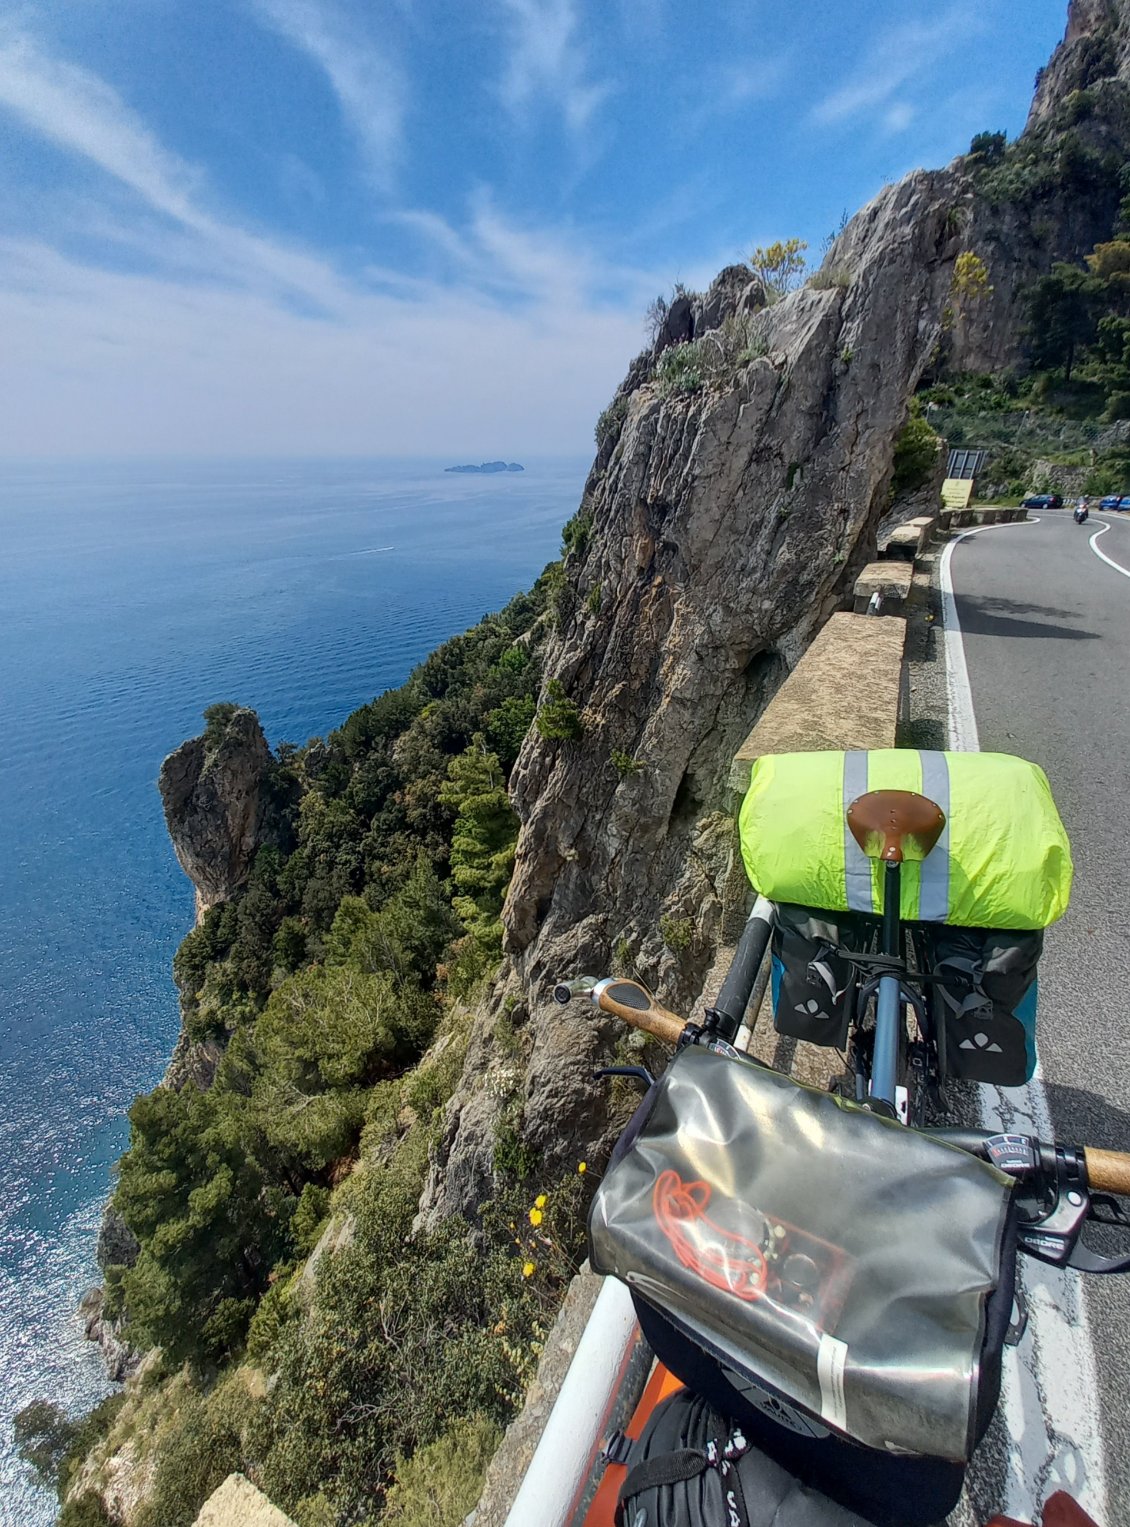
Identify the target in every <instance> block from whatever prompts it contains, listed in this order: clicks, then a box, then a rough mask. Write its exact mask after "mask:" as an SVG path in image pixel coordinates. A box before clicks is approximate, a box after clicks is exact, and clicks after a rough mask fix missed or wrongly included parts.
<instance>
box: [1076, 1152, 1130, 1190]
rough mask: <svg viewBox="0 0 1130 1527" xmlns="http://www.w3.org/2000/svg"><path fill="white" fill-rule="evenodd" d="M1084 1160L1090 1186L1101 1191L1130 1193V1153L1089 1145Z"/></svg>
mask: <svg viewBox="0 0 1130 1527" xmlns="http://www.w3.org/2000/svg"><path fill="white" fill-rule="evenodd" d="M1083 1160H1084V1161H1085V1162H1086V1165H1087V1183H1088V1186H1090V1187H1092V1188H1094V1189H1095V1190H1096V1191H1097V1192H1099V1193H1127V1194H1130V1155H1127V1154H1126V1152H1125V1151H1098V1150H1095V1149H1094V1148H1093V1147H1092V1146H1089V1145H1088V1146H1087V1147H1086V1148H1085V1149H1084V1151H1083Z"/></svg>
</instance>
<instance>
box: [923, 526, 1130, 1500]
mask: <svg viewBox="0 0 1130 1527" xmlns="http://www.w3.org/2000/svg"><path fill="white" fill-rule="evenodd" d="M1017 523H1018V524H1038V523H1039V521H1038V520H1028V521H1018V522H1017ZM1012 528H1014V527H1013V526H1011V525H983V526H979V527H978V528H977V529H976V530H969V531H966V532H965V535H962V536H959V537H958V538H957V539H956V540H953V541H951V542H950V543H949V544H948V545H947V547H946V549H945V550H944V551H943V553H942V560H941V566H940V583H941V591H942V619H943V626H944V633H943V634H944V637H945V654H946V692H947V697H948V700H949V744H950V747H951V748H953V749H954V750H955V751H957V752H966V753H973V752H980V748H981V742H980V737H979V734H978V731H977V717H976V714H975V713H974V709H973V695H972V691H971V689H970V684H969V669H968V667H967V665H966V661H965V648H964V645H963V643H962V639H961V625H960V622H959V620H958V616H957V601H956V600H955V598H954V592H953V579H952V575H951V572H950V561H951V559H952V555H953V549H954V547H955V546H956V545H958V543H959V542H960V541H963V540H965V539H966V536H970V535H978V534H979V533H980V531H981V530H1010V529H1012ZM1100 533H1101V532H1100ZM1093 539H1094V538H1092V543H1093ZM1093 549H1094V546H1093V544H1092V550H1093ZM1098 555H1099V556H1102V553H1101V552H1099V553H1098ZM1114 565H1115V566H1117V564H1114ZM1119 571H1120V572H1125V571H1126V570H1125V569H1124V568H1120V569H1119ZM1127 576H1128V577H1130V573H1128V574H1127ZM979 1109H980V1114H981V1125H982V1128H984V1129H1005V1130H1016V1131H1017V1132H1019V1133H1022V1134H1034V1135H1037V1136H1039V1138H1040V1139H1042V1140H1051V1139H1054V1138H1055V1136H1054V1132H1053V1128H1052V1120H1051V1111H1050V1109H1049V1107H1048V1098H1047V1093H1046V1092H1045V1090H1044V1079H1043V1072H1042V1070H1041V1068H1040V1066H1039V1065H1037V1067H1036V1074H1035V1076H1034V1077H1033V1078H1032V1080H1031V1082H1029V1083H1028V1085H1027V1086H1026V1087H1009V1088H1004V1087H982V1088H981V1089H980V1095H979ZM1019 1263H1020V1265H1019V1269H1018V1271H1019V1273H1020V1278H1021V1282H1022V1284H1023V1288H1024V1293H1025V1295H1026V1297H1027V1300H1028V1307H1029V1321H1028V1332H1027V1334H1026V1336H1025V1338H1024V1340H1023V1341H1022V1342H1021V1344H1020V1346H1019V1347H1006V1348H1005V1350H1004V1362H1003V1366H1002V1374H1001V1410H1002V1412H1003V1415H1004V1421H1005V1425H1006V1428H1007V1431H1008V1442H1009V1446H1008V1456H1007V1459H1006V1480H1005V1492H1006V1499H1005V1501H1004V1504H1003V1510H1005V1511H1006V1512H1007V1513H1008V1514H1009V1515H1012V1516H1019V1517H1034V1516H1035V1515H1036V1513H1037V1510H1038V1508H1039V1507H1040V1506H1041V1505H1042V1504H1043V1502H1044V1501H1046V1499H1047V1498H1048V1496H1049V1495H1051V1494H1053V1493H1054V1491H1055V1490H1056V1489H1059V1488H1062V1489H1064V1490H1066V1491H1067V1493H1068V1494H1069V1495H1070V1496H1071V1498H1072V1499H1073V1500H1076V1501H1078V1503H1079V1504H1080V1505H1081V1506H1082V1507H1083V1509H1084V1510H1085V1511H1087V1512H1089V1513H1090V1515H1091V1517H1092V1518H1093V1519H1094V1520H1095V1521H1096V1522H1097V1523H1098V1524H1099V1527H1106V1524H1107V1521H1108V1516H1107V1494H1106V1476H1105V1471H1104V1469H1103V1459H1102V1449H1101V1444H1100V1441H1099V1436H1098V1427H1097V1425H1096V1421H1097V1418H1098V1414H1099V1398H1098V1396H1099V1386H1098V1376H1097V1373H1096V1369H1095V1354H1094V1345H1093V1343H1092V1340H1091V1332H1090V1326H1089V1323H1088V1320H1087V1311H1086V1307H1085V1306H1084V1303H1083V1293H1082V1274H1080V1273H1072V1272H1060V1271H1057V1270H1056V1269H1055V1268H1052V1267H1048V1266H1046V1265H1044V1264H1043V1263H1040V1262H1035V1261H1033V1260H1032V1259H1031V1258H1029V1257H1024V1256H1021V1257H1020V1259H1019Z"/></svg>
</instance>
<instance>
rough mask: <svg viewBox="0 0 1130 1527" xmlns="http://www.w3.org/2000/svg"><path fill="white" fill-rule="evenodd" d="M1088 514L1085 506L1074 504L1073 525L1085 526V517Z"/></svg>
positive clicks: (1088, 511)
mask: <svg viewBox="0 0 1130 1527" xmlns="http://www.w3.org/2000/svg"><path fill="white" fill-rule="evenodd" d="M1089 513H1090V510H1089V509H1088V508H1087V506H1086V504H1076V506H1075V513H1074V519H1075V523H1076V524H1077V525H1085V524H1086V523H1087V516H1088V515H1089Z"/></svg>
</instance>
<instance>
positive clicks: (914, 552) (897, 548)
mask: <svg viewBox="0 0 1130 1527" xmlns="http://www.w3.org/2000/svg"><path fill="white" fill-rule="evenodd" d="M932 526H933V522H932V521H931V520H929V519H928V518H926V517H925V516H923V517H922V518H921V519H917V520H908V521H907V523H906V524H905V525H900V526H899V528H898V529H897V530H892V531H891V534H890V536H889V537H888V538H887V544H886V546H885V547H884V549H883V556H884V557H887V558H889V559H894V558H902V559H903V560H904V561H907V562H913V561H914V559H915V557H917V556H919V555H920V554H921V553H922V552H923V551H924V550H925V547H926V542H927V541H928V540H929V539H930V531H931V529H932Z"/></svg>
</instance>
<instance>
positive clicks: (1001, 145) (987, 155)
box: [969, 133, 1008, 164]
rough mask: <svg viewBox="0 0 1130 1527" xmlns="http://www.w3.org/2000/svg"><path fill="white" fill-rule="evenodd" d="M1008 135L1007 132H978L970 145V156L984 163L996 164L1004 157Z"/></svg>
mask: <svg viewBox="0 0 1130 1527" xmlns="http://www.w3.org/2000/svg"><path fill="white" fill-rule="evenodd" d="M1007 145H1008V136H1007V134H1005V133H976V134H975V135H974V137H973V141H972V142H971V143H970V145H969V157H970V158H971V159H977V160H979V161H980V162H981V163H982V164H996V163H997V162H998V160H1000V159H1003V157H1004V151H1005V148H1006V147H1007Z"/></svg>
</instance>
